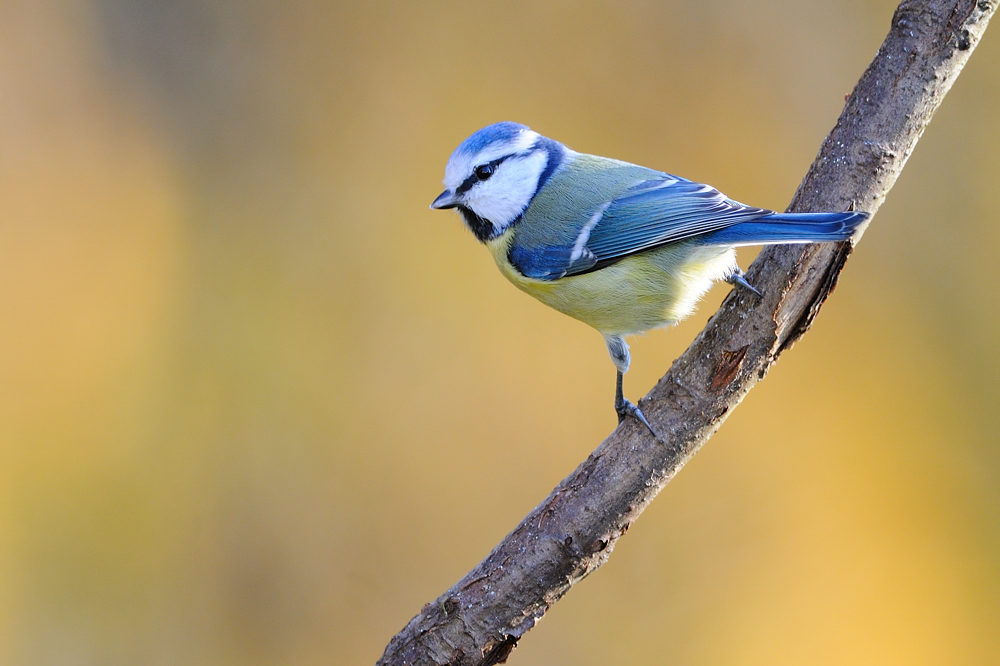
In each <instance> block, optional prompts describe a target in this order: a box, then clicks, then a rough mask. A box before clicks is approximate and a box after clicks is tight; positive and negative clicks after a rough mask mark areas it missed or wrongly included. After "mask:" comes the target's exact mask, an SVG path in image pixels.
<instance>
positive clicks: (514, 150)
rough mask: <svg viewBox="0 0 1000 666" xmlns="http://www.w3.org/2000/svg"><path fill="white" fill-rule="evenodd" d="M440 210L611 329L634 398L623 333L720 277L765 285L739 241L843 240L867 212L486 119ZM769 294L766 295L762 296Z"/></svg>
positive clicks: (644, 327)
mask: <svg viewBox="0 0 1000 666" xmlns="http://www.w3.org/2000/svg"><path fill="white" fill-rule="evenodd" d="M444 185H445V188H446V189H445V191H444V192H442V193H441V195H440V196H439V197H438V198H437V199H435V200H434V203H432V204H431V208H457V209H458V211H459V213H461V215H462V219H463V220H464V221H465V224H466V225H467V226H468V227H469V229H470V230H471V231H472V233H473V234H475V236H476V238H478V239H479V240H480V241H481V242H482V243H484V244H485V245H486V246H487V247H488V248H489V250H490V253H491V254H492V255H493V259H494V260H495V261H496V264H497V266H498V267H499V268H500V272H501V273H503V274H504V276H505V277H506V278H507V279H508V280H510V281H511V282H512V283H514V285H515V286H516V287H518V288H519V289H521V290H522V291H524V292H527V293H528V294H530V295H532V296H534V297H535V298H537V299H538V300H540V301H541V302H543V303H545V304H546V305H549V306H551V307H553V308H555V309H556V310H559V311H560V312H563V313H565V314H568V315H569V316H571V317H574V318H575V319H579V320H580V321H582V322H584V323H585V324H589V325H590V326H592V327H594V328H595V329H597V330H598V331H600V333H601V334H602V335H603V336H604V340H605V342H606V343H607V347H608V353H609V354H610V355H611V360H612V361H613V362H614V364H615V367H616V368H617V370H618V377H617V382H616V389H615V411H616V412H617V413H618V421H619V423H620V422H621V421H622V420H623V419H624V418H625V417H626V416H628V415H631V416H633V417H635V418H636V419H638V420H639V421H641V422H642V423H643V424H645V426H646V427H647V428H649V430H650V432H652V433H653V435H654V436H656V432H655V431H654V430H653V428H652V427H651V426H650V425H649V422H648V421H647V420H646V417H645V416H644V415H643V413H642V412H641V411H640V410H639V408H638V407H636V406H635V405H633V404H632V403H631V402H629V401H628V400H626V399H625V396H624V394H623V392H622V376H623V375H624V373H626V372H627V371H628V368H629V362H630V356H629V351H628V345H627V344H626V342H625V336H626V335H629V334H633V333H641V332H643V331H648V330H650V329H653V328H658V327H661V326H669V325H671V324H675V323H677V322H678V321H680V320H681V319H683V318H685V317H687V316H688V315H689V314H691V312H692V311H693V310H694V307H695V305H696V303H697V302H698V299H700V298H701V297H702V296H703V295H704V294H705V292H706V291H708V289H709V288H710V287H711V286H712V283H713V282H715V281H716V280H725V281H727V282H730V283H732V284H734V285H738V286H739V287H742V288H745V289H748V290H750V291H752V292H754V293H758V292H757V290H756V289H754V288H753V287H752V286H751V285H750V284H749V283H748V282H747V281H746V278H745V277H744V275H743V272H742V271H741V270H740V268H739V266H738V265H737V264H736V252H735V249H734V248H736V247H739V246H743V245H773V244H779V243H821V242H835V241H844V240H847V239H848V238H850V237H851V236H852V235H853V234H854V232H855V230H856V229H857V228H858V227H859V226H860V225H861V224H862V223H863V222H864V221H865V220H866V219H868V215H867V214H866V213H861V212H847V213H775V212H774V211H770V210H765V209H763V208H754V207H752V206H746V205H744V204H741V203H739V202H736V201H733V200H732V199H729V198H727V197H726V196H725V195H723V194H722V193H720V192H719V191H718V190H716V189H714V188H712V187H710V186H708V185H703V184H701V183H695V182H692V181H690V180H686V179H684V178H680V177H678V176H672V175H670V174H668V173H663V172H662V171H656V170H654V169H647V168H646V167H641V166H637V165H635V164H629V163H627V162H621V161H618V160H613V159H609V158H607V157H598V156H596V155H586V154H583V153H577V152H575V151H573V150H570V149H569V148H567V147H566V146H564V145H562V144H561V143H559V142H558V141H553V140H552V139H548V138H546V137H544V136H541V135H540V134H538V133H537V132H533V131H532V130H530V129H528V128H527V127H525V126H524V125H520V124H518V123H512V122H502V123H496V124H494V125H490V126H488V127H484V128H483V129H481V130H479V131H478V132H476V133H475V134H473V135H472V136H470V137H469V138H467V139H466V140H465V141H463V142H462V143H461V144H460V145H459V146H458V148H456V149H455V152H454V153H452V155H451V158H450V159H449V160H448V165H447V167H446V168H445V176H444ZM758 295H759V294H758Z"/></svg>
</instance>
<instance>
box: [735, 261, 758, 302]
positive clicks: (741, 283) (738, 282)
mask: <svg viewBox="0 0 1000 666" xmlns="http://www.w3.org/2000/svg"><path fill="white" fill-rule="evenodd" d="M726 282H728V283H729V284H731V285H733V286H736V287H743V288H744V289H749V290H750V291H752V292H753V293H755V294H757V297H758V298H760V297H762V296H763V294H761V293H760V292H759V291H757V290H756V289H754V286H753V285H752V284H750V283H749V282H747V278H746V273H744V272H743V271H741V270H740V269H738V268H737V269H736V270H735V271H733V272H732V273H730V274H729V277H727V278H726Z"/></svg>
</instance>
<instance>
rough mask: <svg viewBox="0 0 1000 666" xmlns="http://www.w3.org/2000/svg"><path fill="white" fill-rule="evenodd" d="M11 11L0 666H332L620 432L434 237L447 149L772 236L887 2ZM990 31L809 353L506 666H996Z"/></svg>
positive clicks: (491, 284) (6, 70) (646, 358)
mask: <svg viewBox="0 0 1000 666" xmlns="http://www.w3.org/2000/svg"><path fill="white" fill-rule="evenodd" d="M2 6H3V12H2V13H3V17H4V18H3V21H2V22H0V663H3V664H12V665H21V664H25V665H48V664H52V665H77V664H79V665H89V664H95V665H96V664H143V665H146V664H151V665H158V664H164V665H166V664H207V665H216V664H218V665H228V664H250V665H255V664H296V665H298V664H302V665H312V664H370V663H373V662H374V661H375V660H376V659H377V658H378V656H379V655H380V654H381V653H382V650H383V648H384V646H385V644H386V643H387V642H388V640H389V638H390V637H391V636H392V635H393V634H394V633H395V632H396V631H398V630H399V629H400V628H401V627H402V626H403V625H404V624H405V623H406V622H407V621H408V620H409V619H410V617H412V616H413V615H414V614H415V613H416V612H417V611H419V609H420V607H421V606H422V605H423V604H424V603H425V602H428V601H430V600H431V599H433V598H435V597H436V596H437V595H438V594H440V593H441V592H442V591H443V590H444V589H446V588H447V587H448V586H450V585H451V584H452V583H454V582H455V581H456V580H458V578H460V577H461V576H462V575H463V574H464V573H465V572H466V571H467V570H468V569H470V568H471V567H472V566H473V565H475V564H476V563H477V562H478V561H479V560H480V559H481V558H482V557H483V556H485V554H486V553H487V552H488V551H489V550H490V548H492V547H493V545H495V543H496V542H498V541H499V540H500V539H501V538H502V537H503V536H504V535H505V534H506V533H507V532H508V531H509V530H510V529H511V528H513V526H514V525H515V524H516V523H517V521H518V520H519V519H520V518H521V517H522V516H523V515H524V514H525V513H527V512H528V511H529V510H530V509H531V508H532V507H533V506H534V505H536V504H537V503H538V502H539V501H541V499H542V498H543V497H544V496H545V495H546V494H547V493H548V492H549V491H550V490H551V488H552V487H553V486H555V484H556V483H558V481H559V480H560V479H562V478H563V477H564V476H565V475H567V474H568V473H569V472H571V471H572V470H573V469H574V468H575V467H576V465H577V464H578V463H579V462H580V461H581V460H583V459H584V457H585V456H586V455H587V454H588V453H589V452H590V451H591V450H592V449H594V448H595V447H596V446H597V444H598V443H599V442H600V441H601V440H602V439H603V437H604V436H605V435H606V434H607V433H608V432H610V431H611V429H612V428H613V427H614V425H615V414H614V412H613V410H612V397H613V396H612V390H613V380H614V369H613V367H612V365H611V363H610V362H609V361H608V358H607V353H606V352H605V349H604V344H603V342H602V340H601V338H600V336H599V335H598V334H597V333H596V332H594V331H592V330H589V329H588V328H587V327H586V326H584V325H582V324H580V323H578V322H575V321H573V320H571V319H569V318H566V317H564V316H563V315H560V314H558V313H556V312H555V311H552V310H549V309H547V308H545V307H544V306H543V305H541V304H540V303H537V302H535V301H534V300H532V299H531V298H529V297H527V296H525V295H524V294H522V293H520V292H519V291H517V290H516V289H514V288H513V287H512V286H511V285H509V284H507V283H506V281H505V280H504V279H503V277H502V276H501V275H500V274H499V272H498V271H497V270H496V267H495V266H494V265H493V262H492V260H491V259H490V257H489V255H488V253H487V252H486V250H485V249H484V248H483V247H481V246H480V245H479V244H478V243H476V241H475V240H474V239H473V237H472V235H471V234H470V233H469V232H467V231H466V230H465V229H464V228H463V226H462V225H461V223H460V221H459V219H458V217H457V215H454V214H452V213H443V212H438V211H430V210H428V208H427V206H428V204H429V203H430V201H431V200H432V199H433V198H434V196H436V195H437V194H438V192H439V191H440V189H441V185H440V179H441V177H442V175H443V169H444V164H445V162H446V160H447V158H448V156H449V154H450V153H451V151H452V150H453V149H454V147H455V146H456V145H457V144H458V143H459V142H460V141H461V140H462V139H463V138H465V137H466V136H467V135H468V134H470V133H471V132H473V131H474V130H476V129H478V128H479V127H481V126H483V125H486V124H488V123H491V122H494V121H498V120H507V119H509V120H517V121H520V122H523V123H526V124H528V125H530V126H531V127H533V128H534V129H536V130H538V131H540V132H542V133H544V134H546V135H549V136H552V137H554V138H557V139H559V140H561V141H563V142H565V143H566V144H568V145H569V146H571V147H573V148H575V149H577V150H581V151H585V152H593V153H598V154H603V155H609V156H614V157H617V158H620V159H625V160H629V161H633V162H638V163H641V164H644V165H647V166H651V167H655V168H658V169H663V170H666V171H670V172H674V173H677V174H681V175H684V176H686V177H688V178H692V179H696V180H700V181H704V182H708V183H711V184H713V185H715V186H717V187H719V188H720V189H721V190H722V191H724V192H725V193H726V194H728V195H729V196H732V197H733V198H736V199H739V200H742V201H745V202H747V203H751V204H755V205H759V206H766V207H770V208H777V209H783V208H784V207H785V206H786V205H787V203H788V201H789V200H790V198H791V196H792V194H793V192H794V191H795V189H796V187H797V185H798V183H799V181H800V179H801V178H802V176H803V175H804V174H805V171H806V169H807V167H808V166H809V164H810V162H811V161H812V159H813V157H814V156H815V154H816V151H817V150H818V148H819V145H820V142H821V141H822V139H823V137H824V135H825V134H826V132H827V131H828V130H829V129H830V128H831V127H832V126H833V123H834V121H835V120H836V118H837V116H838V114H839V113H840V110H841V107H842V105H843V101H844V95H845V94H846V93H848V92H850V90H851V89H852V87H853V85H854V83H855V82H856V80H857V79H858V77H859V76H860V75H861V73H862V71H863V70H864V68H865V67H866V66H867V64H868V63H869V61H870V60H871V58H872V57H873V55H874V54H875V51H876V49H877V48H878V46H879V44H880V43H881V41H882V39H883V37H884V35H885V33H886V31H887V29H888V26H889V20H890V17H891V15H892V12H893V9H894V6H895V2H894V1H893V0H839V1H830V2H823V3H804V2H801V1H798V0H772V1H763V0H755V1H753V2H750V1H749V0H684V1H681V0H678V1H675V2H648V1H638V0H637V1H634V2H583V3H570V2H551V3H532V2H509V3H492V4H483V3H469V2H459V1H455V2H435V3H404V2H395V3H391V2H367V3H338V2H317V1H313V2H309V1H305V0H301V1H294V2H287V1H286V2H279V1H278V0H273V1H270V2H265V1H253V2H248V1H236V0H132V1H128V0H92V1H90V2H88V1H86V0H4V1H3V3H2ZM997 30H1000V28H993V29H992V31H990V32H987V34H986V38H985V40H984V42H983V44H982V45H981V47H980V48H979V49H978V50H977V51H976V53H975V54H974V56H973V57H972V60H971V62H970V64H969V66H968V67H967V68H966V71H965V73H964V74H963V75H962V77H961V78H960V79H959V81H958V83H957V85H956V86H955V88H954V90H953V91H952V93H951V94H950V95H949V97H948V99H947V100H946V101H945V103H944V106H943V108H942V109H941V111H940V113H939V114H938V116H937V118H936V119H935V121H934V122H933V123H932V124H931V126H930V128H929V130H928V131H927V133H926V134H925V136H924V138H923V140H922V141H921V143H920V145H919V146H918V148H917V151H916V153H915V154H914V155H913V157H912V158H911V159H910V162H909V164H908V166H907V168H906V169H905V171H904V172H903V175H902V177H901V178H900V180H899V182H898V184H897V185H896V188H895V189H894V190H893V192H892V193H891V195H890V197H889V199H888V201H887V203H886V204H885V206H884V207H883V208H882V210H881V212H880V213H879V215H878V217H877V218H876V220H875V223H874V224H873V225H872V227H871V228H870V230H869V231H868V233H867V234H866V235H865V238H864V241H863V242H862V243H861V245H860V246H859V248H858V250H857V251H856V253H855V255H854V257H853V258H852V260H851V261H850V263H849V264H848V266H847V269H846V271H845V273H844V275H843V277H842V280H841V284H840V286H839V288H838V289H837V292H836V293H835V294H834V296H833V298H832V299H831V300H830V302H829V303H828V305H827V306H826V308H825V309H824V311H823V313H822V314H821V315H820V317H819V319H818V321H817V323H816V326H815V327H814V329H813V331H812V332H810V333H809V335H807V336H806V337H805V338H804V339H803V340H802V341H801V342H800V343H799V344H798V345H796V346H795V348H794V349H793V350H792V351H791V352H788V353H786V354H785V355H784V356H783V357H782V359H781V362H780V363H779V364H778V365H777V366H776V367H775V368H774V369H773V370H772V372H771V374H770V375H769V376H768V378H767V380H766V381H765V382H764V383H763V384H761V385H760V386H759V387H758V388H757V389H756V390H755V391H754V392H753V393H752V394H751V395H750V396H749V398H748V399H747V400H746V401H745V404H744V405H743V406H742V407H741V408H740V409H739V410H737V411H736V412H735V414H734V415H733V416H732V417H731V418H730V419H729V421H728V422H727V423H726V424H725V426H724V427H723V428H722V430H721V431H720V432H719V434H718V435H717V436H716V437H715V438H714V439H713V440H712V441H711V442H710V443H709V445H708V446H706V447H705V449H704V450H703V451H702V452H701V454H700V455H698V456H697V457H696V458H695V459H694V461H693V462H692V463H691V464H690V465H688V467H687V468H686V469H685V470H684V471H683V473H681V474H680V475H679V476H678V478H677V479H676V480H675V481H674V482H673V483H671V484H670V485H669V486H668V487H667V489H666V490H665V491H664V493H663V494H662V495H661V496H660V497H659V498H658V500H657V501H656V502H655V503H654V504H653V505H652V507H651V508H650V509H649V510H648V511H647V512H646V513H645V514H644V515H643V517H642V519H641V520H639V522H638V523H637V524H636V525H635V526H634V527H633V528H632V530H630V532H629V535H628V537H627V538H625V539H623V540H622V541H621V542H620V544H619V545H618V547H617V549H616V552H615V555H614V557H613V558H612V559H611V562H610V563H609V564H608V565H607V566H606V567H604V568H603V569H601V570H600V571H599V572H597V573H596V574H594V575H593V576H592V577H591V578H589V579H588V580H587V581H586V582H584V583H583V584H582V585H580V586H579V587H578V588H576V589H574V590H572V591H571V592H570V594H569V595H568V596H567V597H566V598H565V599H564V600H563V601H562V602H561V603H559V604H558V605H557V606H555V608H554V609H553V610H552V611H551V612H550V614H549V615H548V616H547V617H546V618H545V619H544V621H543V622H542V623H541V624H540V625H539V626H538V627H537V629H536V630H535V631H533V632H531V634H529V635H528V636H527V637H526V639H525V640H524V641H522V644H521V646H520V647H519V648H518V649H517V650H516V651H515V652H514V654H513V655H512V657H511V660H510V663H512V664H553V665H563V664H566V665H569V664H583V665H588V664H608V663H617V664H665V663H669V664H713V665H714V664H762V663H766V664H803V663H808V664H890V663H891V664H942V665H946V664H947V665H951V664H988V663H993V664H997V663H1000V631H998V627H1000V441H998V440H1000V437H998V434H997V433H998V431H1000V395H998V394H1000V390H998V387H997V379H996V378H997V376H998V375H1000V315H998V313H1000V290H998V288H997V285H998V280H997V272H996V258H995V257H996V251H997V248H998V246H1000V213H998V212H997V211H998V210H1000V188H998V187H997V186H996V184H997V182H998V179H1000V157H998V155H1000V130H998V127H997V124H996V109H997V105H998V103H1000V39H997V38H998V37H1000V35H996V34H991V33H992V32H994V31H997ZM752 257H753V254H752V252H749V253H748V252H747V251H742V253H741V256H740V260H741V263H742V264H743V266H744V267H745V266H747V265H748V264H749V262H750V260H751V259H752ZM727 290H728V287H726V286H722V287H717V288H716V289H715V290H714V291H713V292H711V294H710V295H709V298H708V299H707V300H706V302H705V303H704V304H703V306H702V308H701V310H700V311H699V313H698V315H697V316H696V317H695V318H694V319H693V320H692V321H690V322H687V323H685V324H683V325H681V326H679V327H677V328H675V329H672V330H669V331H658V332H655V333H651V334H649V335H647V336H645V337H641V338H637V339H635V340H634V343H633V366H632V368H633V369H632V371H631V372H630V373H629V375H628V380H627V382H626V392H627V394H628V395H629V396H630V397H631V398H632V399H637V398H639V397H640V396H642V395H643V394H644V393H645V392H646V391H647V390H648V389H649V388H650V387H651V386H652V385H653V384H654V383H655V381H656V380H657V378H658V377H659V376H660V375H661V374H662V373H663V372H664V371H665V370H666V368H667V367H668V366H669V364H670V362H671V361H672V359H674V358H675V357H676V356H677V355H679V354H680V352H681V351H682V350H683V349H684V348H685V347H686V346H687V345H688V343H689V342H690V341H691V339H692V338H693V337H694V336H695V335H696V333H697V332H698V331H699V330H700V329H701V327H702V326H703V324H704V322H705V320H706V319H707V317H708V316H709V315H710V314H711V313H712V312H713V311H714V309H715V307H716V306H717V304H718V303H719V301H720V300H721V299H722V297H723V296H724V295H725V294H726V292H727Z"/></svg>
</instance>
